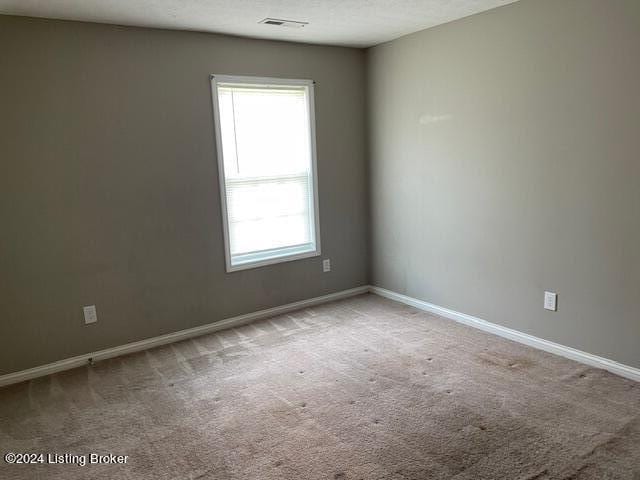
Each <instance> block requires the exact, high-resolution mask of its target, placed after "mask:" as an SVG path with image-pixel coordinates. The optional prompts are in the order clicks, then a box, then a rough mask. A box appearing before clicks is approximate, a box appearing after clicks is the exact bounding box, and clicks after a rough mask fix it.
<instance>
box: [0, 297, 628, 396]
mask: <svg viewBox="0 0 640 480" xmlns="http://www.w3.org/2000/svg"><path fill="white" fill-rule="evenodd" d="M367 292H371V293H374V294H376V295H380V296H381V297H385V298H388V299H390V300H395V301H397V302H400V303H404V304H405V305H410V306H412V307H415V308H418V309H420V310H425V311H427V312H431V313H434V314H436V315H440V316H442V317H445V318H448V319H450V320H454V321H456V322H459V323H463V324H465V325H469V326H471V327H475V328H478V329H480V330H483V331H485V332H489V333H492V334H494V335H498V336H500V337H504V338H508V339H509V340H513V341H516V342H519V343H523V344H525V345H529V346H530V347H534V348H537V349H539V350H544V351H546V352H549V353H553V354H556V355H560V356H561V357H565V358H569V359H571V360H575V361H577V362H580V363H583V364H585V365H589V366H592V367H596V368H602V369H604V370H608V371H610V372H612V373H615V374H616V375H620V376H621V377H625V378H629V379H631V380H635V381H637V382H640V369H638V368H634V367H630V366H628V365H624V364H622V363H618V362H616V361H614V360H609V359H608V358H603V357H599V356H597V355H592V354H590V353H587V352H583V351H581V350H577V349H575V348H571V347H566V346H564V345H560V344H558V343H554V342H550V341H548V340H544V339H542V338H538V337H534V336H533V335H529V334H526V333H522V332H519V331H517V330H513V329H510V328H507V327H503V326H500V325H496V324H495V323H491V322H487V321H486V320H482V319H480V318H477V317H473V316H471V315H467V314H465V313H460V312H456V311H455V310H450V309H448V308H444V307H440V306H438V305H434V304H432V303H429V302H425V301H423V300H418V299H417V298H412V297H408V296H406V295H402V294H400V293H396V292H392V291H391V290H387V289H384V288H381V287H375V286H366V285H365V286H362V287H357V288H352V289H349V290H343V291H340V292H335V293H330V294H329V295H323V296H321V297H315V298H310V299H307V300H301V301H299V302H293V303H288V304H286V305H281V306H278V307H273V308H268V309H266V310H259V311H257V312H252V313H247V314H245V315H239V316H237V317H231V318H227V319H224V320H221V321H219V322H215V323H210V324H207V325H202V326H200V327H195V328H189V329H187V330H180V331H178V332H174V333H169V334H166V335H161V336H159V337H153V338H147V339H145V340H140V341H138V342H133V343H127V344H125V345H121V346H118V347H113V348H107V349H104V350H99V351H97V352H91V353H86V354H83V355H78V356H76V357H71V358H66V359H64V360H60V361H57V362H53V363H49V364H47V365H42V366H39V367H34V368H30V369H28V370H22V371H19V372H14V373H8V374H6V375H1V376H0V387H2V386H5V385H10V384H13V383H18V382H23V381H25V380H31V379H33V378H37V377H42V376H44V375H50V374H52V373H57V372H61V371H64V370H69V369H72V368H76V367H80V366H82V365H86V364H87V362H88V361H89V359H93V360H94V361H98V360H106V359H108V358H113V357H117V356H120V355H126V354H128V353H134V352H139V351H142V350H147V349H149V348H153V347H157V346H160V345H166V344H168V343H173V342H178V341H180V340H186V339H188V338H193V337H198V336H200V335H205V334H207V333H213V332H216V331H219V330H224V329H227V328H233V327H238V326H240V325H245V324H247V323H251V322H253V321H255V320H260V319H263V318H269V317H273V316H276V315H281V314H284V313H287V312H292V311H294V310H300V309H302V308H307V307H311V306H314V305H320V304H322V303H327V302H332V301H334V300H340V299H343V298H348V297H352V296H355V295H360V294H363V293H367Z"/></svg>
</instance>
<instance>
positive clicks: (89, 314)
mask: <svg viewBox="0 0 640 480" xmlns="http://www.w3.org/2000/svg"><path fill="white" fill-rule="evenodd" d="M82 313H84V323H85V324H89V323H96V322H97V321H98V312H96V306H95V305H88V306H86V307H82Z"/></svg>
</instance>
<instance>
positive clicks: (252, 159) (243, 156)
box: [213, 76, 319, 270]
mask: <svg viewBox="0 0 640 480" xmlns="http://www.w3.org/2000/svg"><path fill="white" fill-rule="evenodd" d="M213 78H214V80H213V86H214V88H213V93H214V95H215V96H216V97H217V112H216V113H217V115H218V117H217V126H218V150H219V154H220V153H221V157H222V159H220V158H219V159H218V161H219V162H222V165H221V167H222V168H221V169H220V170H221V175H222V176H223V180H224V181H223V182H221V184H222V185H223V189H224V191H223V192H222V195H223V196H224V205H225V206H226V208H225V209H224V210H226V211H225V212H223V213H224V217H225V219H224V220H225V222H226V229H225V230H226V244H227V267H228V269H229V270H234V269H237V268H238V267H243V268H246V267H247V266H257V265H262V264H265V263H274V262H275V261H283V260H287V259H294V258H300V257H301V256H310V255H309V254H319V249H318V242H317V239H316V236H317V206H316V205H315V203H316V201H315V179H314V175H315V165H314V157H315V155H314V151H313V148H314V141H313V135H314V132H313V128H312V126H313V122H312V121H311V120H312V118H311V115H312V103H311V98H310V95H311V93H312V90H311V88H312V85H309V84H308V83H300V81H297V82H296V83H293V84H288V83H275V82H276V81H274V80H270V81H268V82H264V81H256V80H253V81H251V82H246V81H233V79H231V81H224V80H218V79H217V78H216V77H215V76H214V77H213ZM215 103H216V102H214V107H215ZM219 156H220V155H219Z"/></svg>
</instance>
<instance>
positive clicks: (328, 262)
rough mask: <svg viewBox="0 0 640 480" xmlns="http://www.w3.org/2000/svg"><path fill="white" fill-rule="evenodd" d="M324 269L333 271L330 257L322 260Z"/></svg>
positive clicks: (325, 271) (324, 270)
mask: <svg viewBox="0 0 640 480" xmlns="http://www.w3.org/2000/svg"><path fill="white" fill-rule="evenodd" d="M322 271H323V272H324V273H327V272H330V271H331V260H330V259H328V258H325V259H324V260H322Z"/></svg>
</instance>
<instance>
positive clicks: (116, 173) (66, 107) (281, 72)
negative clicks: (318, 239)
mask: <svg viewBox="0 0 640 480" xmlns="http://www.w3.org/2000/svg"><path fill="white" fill-rule="evenodd" d="M210 73H227V74H244V75H261V76H278V77H288V78H312V79H314V80H316V82H317V84H316V111H317V141H318V171H319V193H320V222H321V232H322V248H323V257H319V258H313V259H307V260H300V261H295V262H290V263H283V264H278V265H275V266H268V267H263V268H259V269H253V270H246V271H242V272H236V273H232V274H227V273H225V268H224V252H223V244H222V224H221V218H220V199H219V192H218V178H217V168H216V156H215V148H214V137H213V119H212V111H211V94H210V83H209V74H210ZM363 86H364V53H363V52H362V51H361V50H355V49H347V48H335V47H320V46H310V45H299V44H291V43H279V42H268V41H257V40H248V39H240V38H233V37H227V36H220V35H209V34H198V33H186V32H174V31H162V30H150V29H138V28H121V27H115V26H105V25H95V24H83V23H72V22H59V21H45V20H34V19H26V18H15V17H0V96H1V101H0V108H1V114H0V154H1V159H0V172H1V174H0V225H1V228H2V231H1V234H0V318H1V321H0V374H2V373H7V372H11V371H16V370H20V369H24V368H28V367H32V366H35V365H39V364H43V363H47V362H51V361H54V360H59V359H61V358H66V357H69V356H73V355H78V354H81V353H86V352H91V351H95V350H97V349H102V348H106V347H110V346H114V345H120V344H123V343H126V342H130V341H134V340H140V339H142V338H145V337H151V336H155V335H160V334H163V333H167V332H172V331H176V330H180V329H184V328H189V327H194V326H197V325H202V324H206V323H209V322H214V321H216V320H220V319H222V318H226V317H230V316H233V315H238V314H241V313H246V312H251V311H255V310H258V309H262V308H266V307H271V306H274V305H281V304H284V303H288V302H292V301H296V300H300V299H304V298H310V297H314V296H318V295H322V294H326V293H329V292H334V291H338V290H343V289H347V288H351V287H355V286H358V285H363V284H366V283H367V268H368V267H367V235H366V231H367V226H366V220H367V206H366V177H365V163H364V162H365V158H364V143H365V137H364V119H363V115H364V93H363ZM322 258H331V261H332V268H333V271H332V272H331V273H327V274H323V273H322V268H321V260H322ZM87 304H96V305H97V309H98V316H99V322H98V323H97V324H95V325H91V326H85V325H84V324H83V320H82V310H81V308H82V306H83V305H87Z"/></svg>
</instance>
